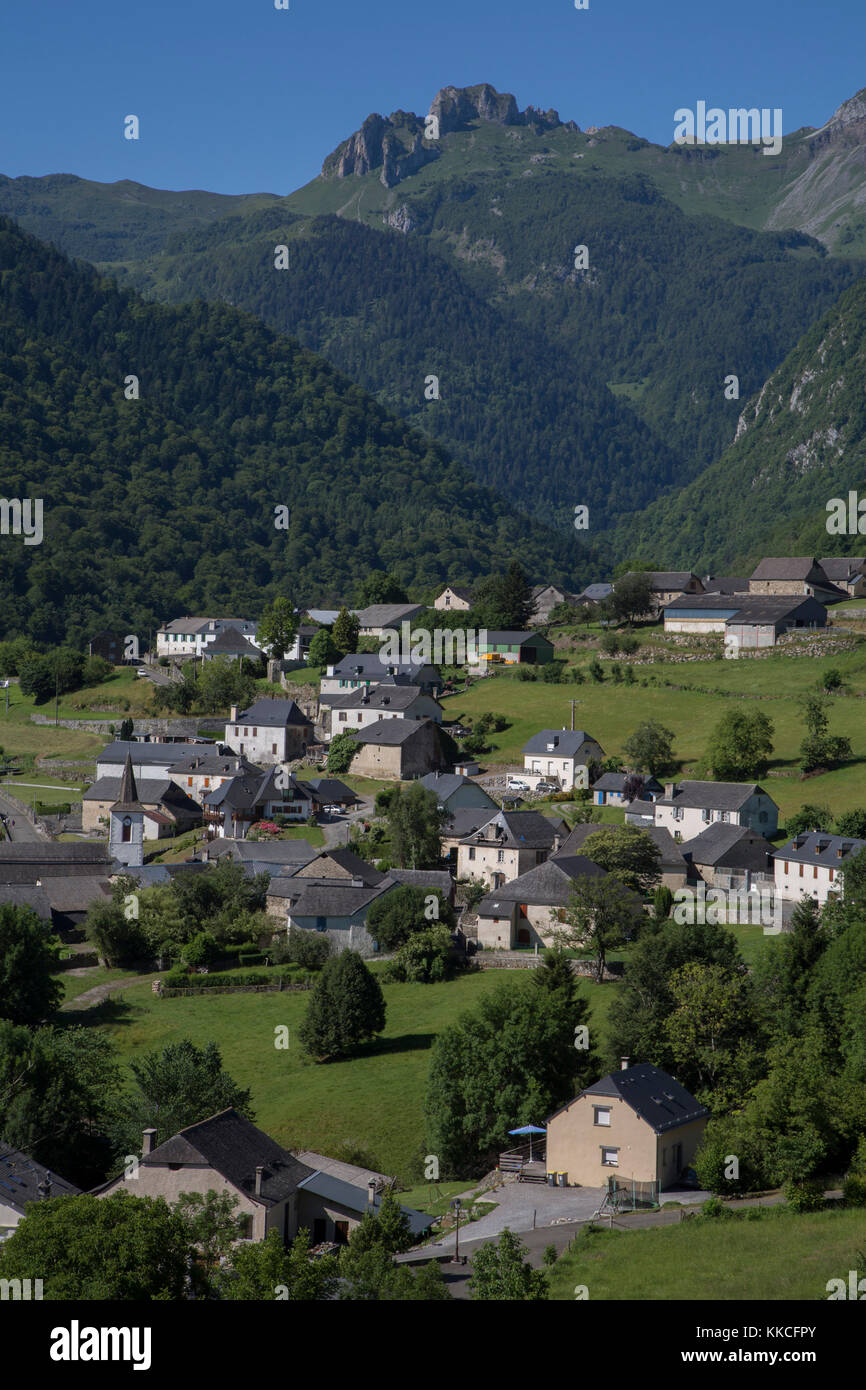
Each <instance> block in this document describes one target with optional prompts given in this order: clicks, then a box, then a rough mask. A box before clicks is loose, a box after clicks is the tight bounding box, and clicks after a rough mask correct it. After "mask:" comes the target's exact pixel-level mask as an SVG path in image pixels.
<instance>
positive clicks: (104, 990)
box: [60, 966, 154, 1013]
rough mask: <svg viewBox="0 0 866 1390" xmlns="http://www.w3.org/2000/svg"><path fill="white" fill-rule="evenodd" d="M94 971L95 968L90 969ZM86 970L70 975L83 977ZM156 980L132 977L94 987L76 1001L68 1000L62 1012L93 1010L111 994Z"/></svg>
mask: <svg viewBox="0 0 866 1390" xmlns="http://www.w3.org/2000/svg"><path fill="white" fill-rule="evenodd" d="M90 968H91V969H93V967H92V966H91V967H90ZM85 973H86V971H85V970H75V971H71V970H70V971H69V974H70V975H71V974H75V975H83V974H85ZM152 979H154V976H153V975H152V974H151V975H130V976H129V978H128V979H126V980H109V981H108V982H107V983H106V984H103V985H94V987H93V989H86V990H85V991H84V993H83V994H79V995H77V996H76V997H75V998H74V999H67V1000H66V1003H65V1004H61V1006H60V1012H61V1013H63V1012H64V1011H65V1012H67V1013H78V1012H79V1011H80V1010H81V1009H92V1008H93V1006H94V1004H101V1003H102V1001H103V999H107V998H108V996H109V994H115V993H116V992H117V990H119V989H127V988H128V987H129V986H130V985H144V984H147V982H148V980H152Z"/></svg>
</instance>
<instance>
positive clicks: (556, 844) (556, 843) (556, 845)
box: [553, 830, 562, 854]
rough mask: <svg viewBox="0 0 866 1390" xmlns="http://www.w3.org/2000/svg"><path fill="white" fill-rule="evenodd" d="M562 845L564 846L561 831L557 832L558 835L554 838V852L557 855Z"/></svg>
mask: <svg viewBox="0 0 866 1390" xmlns="http://www.w3.org/2000/svg"><path fill="white" fill-rule="evenodd" d="M561 844H562V836H561V835H560V833H559V831H558V830H557V832H556V834H555V835H554V837H553V852H554V854H557V853H558V851H559V847H560V845H561Z"/></svg>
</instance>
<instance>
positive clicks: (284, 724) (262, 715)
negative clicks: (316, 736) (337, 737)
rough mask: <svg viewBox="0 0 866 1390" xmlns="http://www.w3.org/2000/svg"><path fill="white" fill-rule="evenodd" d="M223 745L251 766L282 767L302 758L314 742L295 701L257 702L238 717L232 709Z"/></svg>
mask: <svg viewBox="0 0 866 1390" xmlns="http://www.w3.org/2000/svg"><path fill="white" fill-rule="evenodd" d="M225 741H226V743H227V744H229V745H230V747H231V748H233V749H234V750H235V752H237V753H242V754H243V755H244V756H245V757H247V758H249V759H251V760H252V761H253V762H262V763H264V764H266V765H267V764H268V763H285V762H290V761H291V760H292V759H294V758H302V757H303V756H304V754H305V753H306V751H307V748H308V746H309V745H310V744H311V743H312V742H313V724H312V720H311V719H310V718H309V717H308V716H307V715H306V714H304V713H303V712H302V711H301V710H300V709H299V708H298V706H297V705H296V704H295V702H294V700H279V699H275V700H269V699H262V700H256V702H255V704H253V705H250V707H249V709H245V710H242V711H241V712H240V713H238V707H237V705H232V707H231V709H230V711H229V722H228V723H227V724H226V734H225Z"/></svg>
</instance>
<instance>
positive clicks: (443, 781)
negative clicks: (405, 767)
mask: <svg viewBox="0 0 866 1390" xmlns="http://www.w3.org/2000/svg"><path fill="white" fill-rule="evenodd" d="M418 781H419V782H420V783H421V786H422V787H426V789H427V791H430V792H435V793H436V795H437V796H438V797H439V800H440V801H443V802H444V801H447V800H448V798H449V797H450V796H453V795H454V793H455V792H457V791H459V790H460V788H461V787H473V786H475V785H476V784H475V783H474V782H473V781H472V778H471V777H464V776H463V775H462V774H461V773H459V772H428V773H427V775H426V777H419V778H418ZM481 790H483V788H481ZM485 795H487V793H486V792H485ZM490 800H491V801H492V800H493V798H492V797H490ZM477 809H478V810H479V811H483V810H484V807H483V806H479V807H478V808H477ZM488 809H492V808H490V807H488Z"/></svg>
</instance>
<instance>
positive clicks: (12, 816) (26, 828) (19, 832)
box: [0, 791, 45, 845]
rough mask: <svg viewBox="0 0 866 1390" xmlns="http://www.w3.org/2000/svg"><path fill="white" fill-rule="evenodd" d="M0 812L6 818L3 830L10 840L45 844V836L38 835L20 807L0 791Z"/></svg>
mask: <svg viewBox="0 0 866 1390" xmlns="http://www.w3.org/2000/svg"><path fill="white" fill-rule="evenodd" d="M0 812H2V814H3V815H4V816H7V817H8V820H7V822H6V827H5V828H6V834H7V835H8V837H9V839H10V840H17V841H22V840H26V841H30V842H31V843H33V842H35V843H38V844H40V845H42V844H44V843H45V836H44V835H40V833H39V831H38V830H37V829H36V828H35V826H33V825H31V824H30V821H29V820H28V819H27V817H26V816H25V815H24V814H23V812H22V810H21V807H20V806H17V805H16V804H15V802H14V801H12V800H11V799H10V798H9V797H8V796H5V795H4V793H3V792H2V791H0ZM13 820H14V822H15V826H14V828H13V826H12V822H13Z"/></svg>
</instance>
